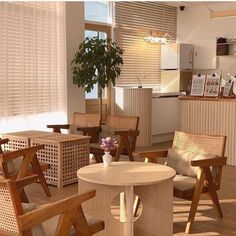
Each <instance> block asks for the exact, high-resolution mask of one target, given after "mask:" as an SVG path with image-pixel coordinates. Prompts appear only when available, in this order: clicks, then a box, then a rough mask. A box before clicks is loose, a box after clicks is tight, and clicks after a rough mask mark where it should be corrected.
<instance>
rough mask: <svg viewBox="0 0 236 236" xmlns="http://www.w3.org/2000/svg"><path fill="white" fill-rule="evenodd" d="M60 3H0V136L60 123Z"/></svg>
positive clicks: (62, 100) (62, 80)
mask: <svg viewBox="0 0 236 236" xmlns="http://www.w3.org/2000/svg"><path fill="white" fill-rule="evenodd" d="M64 19H65V15H64V3H58V2H0V83H1V86H0V132H1V133H2V132H9V131H15V130H22V129H45V128H46V124H48V123H52V122H53V123H55V121H57V122H60V121H65V120H64V119H65V114H64V110H65V88H64V87H65V86H64V83H65V68H66V67H65V49H64V32H65V30H64V26H65V24H64Z"/></svg>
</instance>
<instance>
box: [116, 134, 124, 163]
mask: <svg viewBox="0 0 236 236" xmlns="http://www.w3.org/2000/svg"><path fill="white" fill-rule="evenodd" d="M123 145H124V140H123V137H122V136H121V137H120V143H119V144H118V148H117V150H116V154H115V161H119V160H120V154H121V151H122V148H123Z"/></svg>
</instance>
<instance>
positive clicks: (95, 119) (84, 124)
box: [47, 112, 102, 142]
mask: <svg viewBox="0 0 236 236" xmlns="http://www.w3.org/2000/svg"><path fill="white" fill-rule="evenodd" d="M101 118H102V116H101V114H92V113H81V112H74V114H73V119H72V123H71V124H64V125H63V124H61V125H60V124H58V125H47V128H52V129H53V132H56V133H61V129H69V133H70V134H76V133H81V134H82V135H88V136H91V142H97V140H98V136H97V135H98V133H99V132H100V131H101Z"/></svg>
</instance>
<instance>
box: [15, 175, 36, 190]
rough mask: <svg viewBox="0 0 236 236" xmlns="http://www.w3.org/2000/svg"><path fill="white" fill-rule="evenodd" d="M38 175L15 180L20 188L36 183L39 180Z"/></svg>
mask: <svg viewBox="0 0 236 236" xmlns="http://www.w3.org/2000/svg"><path fill="white" fill-rule="evenodd" d="M38 178H39V177H38V175H31V176H27V177H24V178H21V179H17V180H15V184H16V187H17V188H18V189H21V188H24V187H25V186H27V185H29V184H32V183H35V182H36V181H37V180H38Z"/></svg>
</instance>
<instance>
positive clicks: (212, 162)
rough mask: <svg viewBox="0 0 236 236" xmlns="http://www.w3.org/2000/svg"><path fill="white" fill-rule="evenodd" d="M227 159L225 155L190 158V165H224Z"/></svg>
mask: <svg viewBox="0 0 236 236" xmlns="http://www.w3.org/2000/svg"><path fill="white" fill-rule="evenodd" d="M226 161H227V157H214V158H208V159H201V160H192V161H191V166H200V167H204V166H208V167H210V166H225V165H226Z"/></svg>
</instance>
